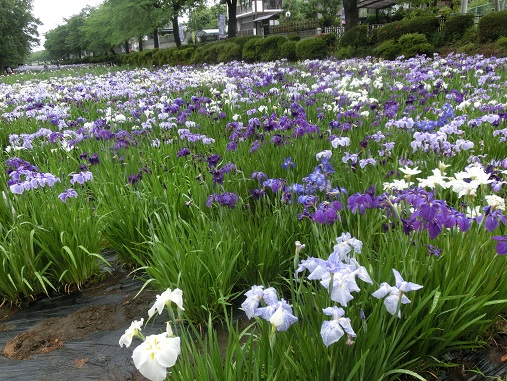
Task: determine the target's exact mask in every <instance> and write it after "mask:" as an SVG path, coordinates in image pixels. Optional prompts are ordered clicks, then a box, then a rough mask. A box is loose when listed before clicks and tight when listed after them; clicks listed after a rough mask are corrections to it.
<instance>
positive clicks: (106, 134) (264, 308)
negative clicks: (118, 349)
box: [0, 55, 507, 380]
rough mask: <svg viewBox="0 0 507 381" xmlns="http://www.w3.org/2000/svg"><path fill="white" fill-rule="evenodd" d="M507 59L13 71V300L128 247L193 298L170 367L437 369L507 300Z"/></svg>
mask: <svg viewBox="0 0 507 381" xmlns="http://www.w3.org/2000/svg"><path fill="white" fill-rule="evenodd" d="M506 64H507V61H505V60H504V59H487V58H484V57H481V56H465V55H449V56H447V57H445V58H444V57H440V56H438V55H436V56H434V57H432V58H425V57H416V58H412V59H407V60H403V59H401V58H400V59H399V60H395V61H380V62H378V61H373V60H369V59H364V60H346V61H336V60H320V61H318V60H312V61H310V60H307V61H302V62H298V63H289V62H286V61H277V62H271V63H262V64H247V63H244V62H234V63H231V64H220V65H216V66H212V65H200V66H182V67H178V68H174V67H164V68H160V69H153V70H149V69H136V70H128V71H125V70H121V69H114V68H100V67H97V68H93V69H89V70H88V71H87V70H86V69H83V68H78V69H74V68H69V69H64V70H62V71H58V72H46V73H41V74H39V75H34V74H30V73H27V74H20V75H18V76H16V77H15V79H13V78H14V77H9V78H8V80H9V81H10V83H0V113H1V116H0V118H1V121H2V126H3V128H2V129H0V144H1V148H2V151H3V152H4V156H3V163H4V164H3V171H2V172H1V175H0V176H1V178H0V184H3V185H2V189H1V190H2V196H3V198H2V200H0V229H1V232H2V235H1V236H0V237H1V238H0V240H1V241H0V297H1V298H2V300H3V301H5V302H12V303H21V302H22V301H24V300H27V299H35V298H38V297H40V296H41V295H43V294H47V295H51V294H52V293H54V292H61V291H67V292H70V291H72V290H75V289H78V288H81V287H82V286H83V285H84V283H86V282H88V281H91V280H93V279H94V278H95V277H98V276H100V274H101V273H102V271H103V268H104V266H105V265H107V263H108V262H109V261H111V260H113V257H112V256H111V254H114V255H115V256H117V258H118V259H119V260H120V261H121V262H122V263H125V264H126V265H128V266H130V267H131V268H133V269H134V270H136V271H135V273H136V274H138V275H139V276H140V277H142V278H143V279H145V281H146V286H150V287H155V288H156V289H158V290H165V289H168V288H170V289H178V290H182V292H183V293H184V295H185V311H184V312H181V316H180V317H179V319H177V321H178V324H179V325H178V329H179V330H180V331H181V332H179V336H178V337H180V338H181V347H180V342H179V341H178V343H176V341H174V340H172V339H173V335H172V334H171V335H169V334H164V335H165V336H163V337H162V338H159V339H160V340H162V341H164V342H165V341H167V340H166V339H167V338H168V337H170V338H171V341H170V342H171V343H173V344H167V345H174V346H175V348H176V349H174V350H175V353H177V354H178V356H174V357H173V358H172V360H171V361H170V362H163V364H162V365H160V366H159V367H158V368H157V371H156V372H155V373H156V377H157V378H160V377H162V376H163V374H164V373H163V372H165V371H166V368H168V367H169V366H170V367H171V376H170V377H172V378H174V379H180V380H193V379H210V378H212V379H216V380H238V379H240V380H274V379H276V378H278V379H294V380H297V379H300V380H308V379H318V380H320V379H340V380H341V379H343V380H384V379H396V378H397V377H399V376H400V375H401V374H406V375H409V376H411V377H415V378H417V379H425V378H427V376H428V375H429V373H425V372H426V370H427V369H429V368H431V367H434V366H438V365H442V363H441V362H440V361H441V359H442V358H443V355H444V354H445V353H447V352H449V351H451V350H455V349H466V348H474V347H477V346H480V345H481V344H482V343H483V340H484V339H485V336H484V332H486V331H487V330H488V329H489V328H491V327H492V326H493V324H494V323H495V321H496V319H498V318H499V316H501V314H502V313H505V312H506V310H507V289H506V288H505V287H504V285H503V283H504V282H503V277H504V274H505V270H506V262H505V261H506V257H505V256H504V255H505V254H507V232H506V227H505V225H506V217H505V196H506V194H507V193H506V189H507V188H506V184H507V183H506V179H507V151H506V149H505V144H506V141H507V123H506V120H507V99H506V95H505V94H503V92H502V91H500V89H502V88H504V87H505V85H506V84H507V71H506ZM92 73H93V74H92ZM138 297H143V294H142V293H141V294H140V295H139V296H138ZM245 297H246V299H245ZM240 305H241V310H244V312H245V313H246V315H247V317H248V318H250V319H252V320H249V321H248V322H249V323H251V324H250V325H248V326H247V327H243V326H240V324H239V323H237V322H236V319H237V318H238V317H240V316H243V312H241V311H240V312H239V313H238V307H240ZM157 308H158V307H157ZM161 308H162V307H161ZM159 312H160V311H159ZM151 315H153V314H151ZM151 315H150V316H151ZM182 322H185V323H184V324H180V323H182ZM134 323H136V324H134ZM134 323H133V327H132V330H131V331H129V332H130V333H135V332H137V331H136V330H139V328H140V327H141V326H142V321H141V322H140V323H139V322H134ZM217 324H223V325H225V326H226V327H227V328H228V335H229V336H228V345H227V348H226V350H225V351H223V350H221V348H220V346H219V344H218V343H219V341H218V336H217V333H216V331H215V330H214V328H215V327H216V326H217ZM203 327H207V329H205V331H206V330H207V334H206V335H202V332H203V329H202V328H203ZM129 337H130V339H131V338H132V335H130V336H129ZM159 339H156V340H159ZM153 340H155V338H154V339H153ZM156 340H155V341H156ZM155 341H154V342H151V341H148V342H147V343H146V344H144V345H145V346H149V345H155V344H156V343H155ZM124 342H125V341H124ZM168 343H169V342H168ZM176 344H177V346H176ZM180 350H181V354H180V352H179V351H180ZM157 353H158V352H157ZM197 354H198V355H197ZM176 357H178V360H177V361H176ZM143 359H144V358H143ZM144 360H145V359H144ZM144 360H143V361H144ZM173 360H174V361H173ZM135 361H138V362H139V361H140V362H139V364H140V365H139V366H140V367H145V366H147V365H143V364H147V363H145V362H143V361H141V360H139V358H138V357H136V359H135ZM161 361H162V360H161ZM169 363H170V364H171V365H167V364H169ZM164 364H165V365H164ZM147 372H148V373H149V371H147ZM161 375H162V376H161ZM210 375H211V376H210Z"/></svg>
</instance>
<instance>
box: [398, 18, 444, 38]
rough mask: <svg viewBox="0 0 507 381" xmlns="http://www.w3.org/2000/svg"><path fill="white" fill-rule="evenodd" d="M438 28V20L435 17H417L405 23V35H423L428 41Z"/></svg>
mask: <svg viewBox="0 0 507 381" xmlns="http://www.w3.org/2000/svg"><path fill="white" fill-rule="evenodd" d="M439 27H440V18H438V17H435V16H419V17H414V18H413V19H411V20H408V21H407V23H406V33H420V34H424V35H425V36H426V38H428V40H429V39H431V38H432V37H433V35H434V34H435V33H436V32H437V31H438V28H439Z"/></svg>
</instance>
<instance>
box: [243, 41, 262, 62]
mask: <svg viewBox="0 0 507 381" xmlns="http://www.w3.org/2000/svg"><path fill="white" fill-rule="evenodd" d="M261 41H262V39H260V38H252V39H250V40H248V41H247V42H246V44H245V46H243V52H242V57H243V60H245V61H246V62H255V61H259V60H260V58H261V57H260V43H261Z"/></svg>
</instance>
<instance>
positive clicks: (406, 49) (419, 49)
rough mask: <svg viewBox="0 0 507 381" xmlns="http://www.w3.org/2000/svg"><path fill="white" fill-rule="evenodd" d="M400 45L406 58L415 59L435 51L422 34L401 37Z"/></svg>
mask: <svg viewBox="0 0 507 381" xmlns="http://www.w3.org/2000/svg"><path fill="white" fill-rule="evenodd" d="M398 43H399V45H400V47H401V54H402V55H404V56H405V58H410V57H415V56H416V55H418V54H426V55H430V54H433V52H434V51H435V49H434V48H433V45H431V44H430V43H429V42H428V40H427V39H426V36H425V35H424V34H421V33H409V34H405V35H403V36H401V37H400V39H399V41H398Z"/></svg>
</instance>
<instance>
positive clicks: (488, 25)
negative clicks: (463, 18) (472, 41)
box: [478, 10, 507, 42]
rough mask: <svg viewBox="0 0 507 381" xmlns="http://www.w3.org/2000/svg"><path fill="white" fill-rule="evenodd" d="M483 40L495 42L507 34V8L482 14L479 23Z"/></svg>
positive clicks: (480, 35)
mask: <svg viewBox="0 0 507 381" xmlns="http://www.w3.org/2000/svg"><path fill="white" fill-rule="evenodd" d="M478 32H479V39H480V40H481V42H493V41H496V40H498V38H500V37H502V36H507V10H506V11H500V12H491V13H488V14H487V15H485V16H482V17H481V19H480V20H479V25H478Z"/></svg>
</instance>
